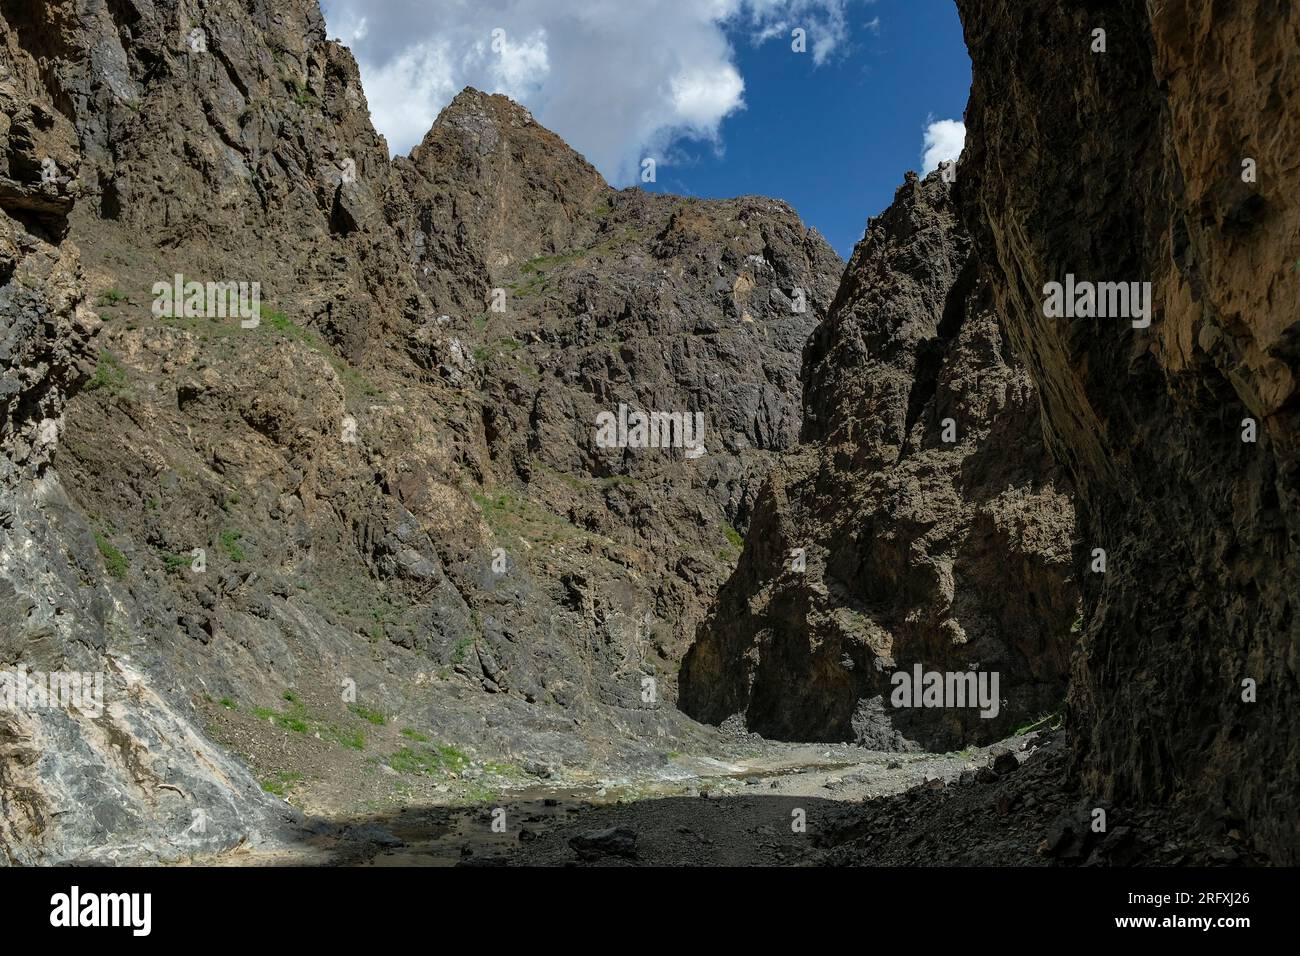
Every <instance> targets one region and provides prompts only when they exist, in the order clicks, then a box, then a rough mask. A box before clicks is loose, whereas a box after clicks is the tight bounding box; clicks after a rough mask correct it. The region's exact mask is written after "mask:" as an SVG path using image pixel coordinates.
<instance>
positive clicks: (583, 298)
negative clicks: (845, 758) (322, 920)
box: [0, 0, 843, 862]
mask: <svg viewBox="0 0 1300 956" xmlns="http://www.w3.org/2000/svg"><path fill="white" fill-rule="evenodd" d="M0 18H2V19H3V23H2V24H0V26H2V27H3V30H2V31H0V37H2V38H3V39H2V43H3V47H0V68H2V69H3V72H2V73H0V108H2V115H3V120H4V126H3V127H2V128H0V144H2V145H3V151H2V154H0V163H2V165H0V209H3V211H4V217H3V220H0V270H2V271H0V279H2V280H3V281H4V287H3V292H0V315H3V316H4V321H5V338H4V348H5V351H4V354H3V355H2V356H0V361H3V363H4V369H5V378H4V385H3V392H2V393H0V401H2V402H3V403H4V412H5V415H4V422H3V432H2V433H0V443H2V444H3V451H4V464H3V466H2V467H3V468H4V481H5V491H4V523H3V524H2V525H0V535H3V536H4V542H3V550H2V551H0V575H2V577H3V592H2V594H3V601H4V603H5V605H6V612H5V614H4V623H3V624H2V625H0V664H3V665H4V666H17V665H18V664H19V663H26V664H28V665H29V666H30V667H32V668H33V669H35V668H36V666H37V665H38V664H39V665H44V664H47V663H49V664H54V663H58V662H64V663H67V664H68V665H69V666H70V667H71V666H76V667H79V668H85V667H90V666H91V665H95V666H96V667H97V668H100V669H103V670H104V671H105V672H106V674H107V677H108V681H107V685H106V688H105V694H106V700H107V706H106V708H105V711H106V712H105V716H103V717H101V718H96V719H88V720H82V719H81V717H80V716H79V715H77V714H74V713H70V712H59V713H53V714H31V713H18V714H16V715H12V716H11V715H9V714H5V715H4V716H2V717H0V721H3V723H0V727H3V728H4V736H3V739H2V740H0V744H2V745H3V746H4V747H5V748H6V749H7V750H6V752H7V753H10V752H11V753H12V754H13V756H14V759H13V760H8V759H7V760H6V762H5V764H4V765H3V768H2V769H0V775H2V776H0V799H3V801H4V802H3V806H4V818H3V819H4V821H5V822H4V827H5V829H4V830H3V833H2V838H0V840H2V842H3V845H4V847H5V852H6V853H7V854H8V856H9V858H10V859H14V860H20V861H24V862H28V861H34V860H69V859H86V858H92V857H96V856H97V855H98V856H108V857H111V858H115V859H127V858H151V857H160V858H166V859H174V858H177V857H184V856H187V855H190V854H193V853H199V852H206V851H211V850H222V849H228V848H230V847H232V846H236V845H238V844H240V843H243V844H247V845H255V844H257V843H259V842H263V841H269V840H274V839H278V838H279V836H280V835H281V834H282V830H281V827H282V826H283V825H286V824H290V823H292V818H293V813H292V811H291V810H289V809H287V808H286V807H285V806H284V805H283V804H282V803H279V802H277V801H275V800H274V799H273V798H272V797H270V796H268V795H265V794H263V793H262V791H261V788H259V786H258V781H259V780H260V781H261V782H262V783H263V785H264V786H266V787H268V788H269V789H272V790H276V789H279V790H283V789H284V787H283V785H282V781H283V780H284V779H288V778H287V777H286V776H285V774H286V773H287V772H288V771H287V770H286V768H294V767H299V766H303V767H307V768H308V769H309V770H310V771H311V772H312V773H311V774H310V775H323V777H321V779H320V780H307V781H306V782H305V783H304V784H303V786H304V787H311V786H315V785H317V784H320V785H321V786H323V787H324V788H325V789H326V790H329V791H330V796H331V798H334V799H337V801H339V802H340V803H341V804H342V805H343V806H344V808H345V809H346V810H348V811H353V812H355V811H357V807H356V806H352V805H348V804H347V803H346V800H347V799H348V795H349V793H350V792H351V791H350V789H349V788H360V787H361V786H362V785H363V784H365V782H366V780H367V779H370V778H373V777H375V776H376V774H379V775H380V776H381V778H382V779H385V780H386V777H387V775H388V774H389V770H390V769H391V768H389V767H388V766H387V764H388V763H389V762H390V761H391V760H392V759H393V758H394V754H393V753H392V751H393V750H394V749H396V748H397V746H398V743H397V742H388V741H387V739H386V738H385V737H384V734H385V733H387V732H388V731H386V730H382V729H381V730H377V729H376V727H378V726H380V725H379V724H376V723H375V720H379V719H381V718H382V719H383V720H384V721H385V726H387V725H389V724H391V725H392V727H393V729H392V736H393V737H397V733H398V728H407V729H410V730H411V731H412V732H413V733H415V734H416V735H417V736H416V737H406V738H402V739H401V741H400V745H401V746H403V747H406V748H407V749H411V750H414V751H416V756H415V759H417V760H418V759H427V760H433V759H435V758H434V757H433V756H430V755H431V754H435V753H437V752H436V751H434V750H432V748H433V747H434V746H435V745H438V746H443V747H444V748H446V747H453V746H454V747H456V748H459V751H458V752H463V753H464V754H466V759H467V760H470V759H472V760H476V761H478V762H479V763H482V762H484V761H487V760H488V759H489V758H490V759H491V760H492V761H494V762H495V765H496V766H504V767H516V766H536V767H540V768H543V770H545V768H547V767H551V766H555V767H562V766H564V765H566V764H567V765H570V766H573V767H579V768H583V769H584V770H590V769H591V768H593V767H596V766H597V765H600V764H601V763H602V761H603V762H605V763H608V764H611V765H617V766H626V765H628V763H629V762H636V761H642V762H652V761H662V760H663V759H664V757H663V754H664V752H666V751H667V750H668V749H670V747H672V746H675V747H676V748H677V749H683V747H682V744H681V740H682V739H684V738H686V737H691V736H692V735H698V734H703V733H705V731H704V730H703V729H702V728H699V727H698V726H696V725H695V724H694V723H693V722H691V721H689V720H687V719H685V718H684V717H683V716H682V715H681V714H680V713H679V712H678V711H677V710H676V709H675V708H674V707H673V706H672V705H673V702H674V700H675V697H676V687H675V684H676V675H677V671H678V665H679V661H680V658H681V656H682V655H683V654H684V653H685V650H686V648H687V646H688V645H689V642H690V639H691V637H692V636H693V635H694V633H695V630H696V628H697V627H698V624H699V621H700V620H701V619H702V617H703V615H704V612H705V610H706V608H707V605H708V602H709V601H710V600H711V599H712V595H713V593H714V591H715V590H716V588H717V587H718V586H719V585H720V584H721V582H722V581H723V580H725V579H726V577H727V575H728V574H729V573H730V569H731V567H732V566H733V565H734V562H735V560H736V557H737V555H738V552H739V542H740V539H741V533H742V532H743V530H744V528H745V526H746V525H747V523H748V520H749V515H750V511H751V510H752V507H753V502H754V499H755V498H756V496H757V494H758V489H759V487H760V486H761V483H762V481H763V479H764V477H765V476H766V472H767V470H768V468H769V467H770V463H771V461H772V460H774V459H775V457H776V456H777V455H779V454H780V452H781V451H783V450H784V449H786V448H788V447H790V446H792V445H793V443H794V442H795V441H796V439H797V436H798V434H799V429H800V427H801V421H802V409H801V407H800V402H799V392H800V385H799V372H800V359H799V355H800V350H801V348H802V346H803V343H804V341H805V340H806V339H807V337H808V335H809V334H810V333H811V331H812V329H813V328H814V327H815V326H816V324H817V323H818V322H819V321H820V320H821V319H822V318H823V317H824V316H825V314H826V310H827V309H828V307H829V305H830V300H831V298H832V296H833V295H834V291H835V287H836V283H837V281H838V277H839V273H840V271H841V269H842V268H843V263H842V262H841V261H840V260H839V258H838V257H837V256H836V255H835V254H834V252H833V251H832V250H831V249H830V247H829V246H828V245H827V244H826V243H825V241H824V240H823V239H822V238H821V237H820V236H819V235H817V234H816V233H815V232H814V231H812V230H809V229H807V228H806V227H804V226H803V224H802V223H801V222H800V221H799V219H798V217H797V216H796V215H795V213H794V211H793V210H792V209H791V208H790V207H789V206H787V205H786V204H784V203H782V202H779V201H776V200H770V199H765V198H761V197H742V198H739V199H733V200H727V201H695V200H689V199H681V198H677V197H672V196H667V195H651V194H645V193H642V192H640V191H638V190H624V191H616V190H614V189H612V188H610V187H609V186H608V185H607V184H606V183H605V182H604V181H603V180H602V179H601V177H600V176H599V174H597V173H596V171H595V170H594V169H592V167H591V166H590V165H589V164H587V163H586V162H585V161H584V160H582V158H581V157H580V156H578V155H577V154H576V153H574V152H573V151H572V150H571V149H569V148H568V147H567V146H566V145H565V144H564V143H563V142H561V141H560V139H559V138H558V137H557V136H555V135H554V134H553V133H551V132H549V131H547V130H545V129H543V128H542V127H540V126H539V125H538V124H537V123H536V122H535V121H534V120H533V118H532V117H531V116H530V115H529V114H528V113H527V111H526V110H523V109H522V108H520V107H519V106H517V105H516V104H513V103H511V102H510V101H508V100H506V99H504V98H503V97H499V96H486V95H484V94H481V93H478V92H477V91H473V90H467V91H465V92H464V93H462V94H461V95H460V96H458V97H457V98H456V100H455V101H454V102H453V103H452V104H450V105H449V106H448V107H447V109H446V110H445V111H444V112H443V114H442V115H441V116H440V117H439V118H438V121H437V122H436V123H435V124H434V126H433V128H432V129H431V130H430V132H429V134H428V136H427V137H426V139H425V141H424V142H423V143H422V144H421V146H420V147H419V148H417V149H416V150H414V151H413V153H412V154H411V156H409V157H399V158H397V159H394V160H390V158H389V155H388V149H387V145H386V144H385V142H384V140H383V139H382V137H380V136H379V135H378V134H377V133H376V132H375V130H374V128H373V127H372V125H371V123H370V120H369V117H368V110H367V106H366V101H365V96H364V94H363V92H362V90H361V85H360V80H359V77H358V73H357V69H356V65H355V63H354V62H353V60H352V57H351V55H350V54H349V53H348V52H347V51H346V50H345V49H344V48H343V47H341V46H340V45H338V44H337V43H334V42H332V41H330V40H328V39H327V37H326V35H325V27H324V22H323V19H322V17H321V15H320V11H319V8H318V7H317V4H316V3H315V2H314V0H275V2H270V0H250V2H247V3H239V4H229V3H207V4H201V3H176V2H165V0H120V2H113V3H92V4H86V3H83V2H73V0H41V2H31V3H26V2H25V3H5V4H0ZM46 159H49V160H51V161H52V163H53V166H51V165H49V164H47V163H46ZM51 170H52V171H51ZM78 250H79V255H80V265H78ZM178 275H179V276H180V277H181V279H182V281H197V282H201V283H225V282H246V283H251V282H257V283H259V291H260V299H261V309H260V315H259V317H258V321H257V322H256V323H253V324H251V325H250V324H246V323H245V322H244V321H243V320H244V319H245V318H246V317H245V316H242V315H221V314H217V315H212V314H200V315H189V314H185V313H184V312H180V313H177V312H175V311H172V312H168V311H167V310H166V309H163V308H155V306H157V305H158V303H157V302H156V301H155V292H154V286H155V284H156V283H160V282H161V283H165V284H170V283H171V282H173V281H174V280H175V277H176V276H178ZM494 306H501V307H502V308H503V310H502V311H497V310H495V309H494V308H493V307H494ZM96 314H97V315H98V319H97V318H96ZM101 321H102V329H99V325H100V322H101ZM97 329H99V330H98V332H97V334H96V330H97ZM620 404H626V405H628V406H630V407H632V408H635V409H637V410H640V411H646V412H649V411H663V412H680V413H691V412H701V413H703V415H704V416H705V435H704V446H705V449H706V453H705V454H704V455H703V456H702V457H698V458H688V457H686V455H685V454H684V453H683V450H682V449H680V448H676V449H624V448H613V449H606V448H600V447H598V446H597V444H596V441H595V426H596V416H597V414H598V413H600V412H602V411H614V412H616V411H617V409H618V407H619V405H620ZM648 680H649V681H653V682H654V689H653V693H649V692H647V683H646V682H647V681H648ZM349 687H351V688H354V689H355V700H352V699H351V698H350V697H349V696H348V694H349V690H348V688H349ZM372 718H373V719H372ZM418 739H422V740H423V742H422V743H421V742H419V740H418ZM670 740H672V741H676V743H675V744H670V743H669V742H668V741H670ZM417 744H418V745H417ZM357 753H360V755H361V756H356V754H357ZM232 754H237V755H238V759H236V757H235V756H232ZM421 755H423V756H421ZM408 760H409V758H408ZM348 761H355V762H354V763H349V762H348ZM245 767H248V768H250V769H251V770H252V771H253V773H254V775H250V774H249V772H248V770H247V769H245ZM377 767H380V768H381V769H379V770H377V769H376V768H377ZM295 772H296V771H295ZM310 775H309V776H310ZM367 775H369V776H368V777H367ZM299 776H302V774H301V773H300V774H299ZM325 778H328V779H325ZM360 778H365V779H360ZM277 781H280V782H277ZM322 781H323V782H322ZM402 782H403V784H404V785H411V784H410V783H409V781H408V780H407V779H406V778H403V780H402ZM429 786H430V787H432V786H433V784H432V782H430V783H429ZM448 786H453V787H459V788H461V790H462V791H468V787H469V782H468V778H466V779H465V780H454V781H452V782H451V784H449V785H448ZM448 786H444V787H443V790H447V789H448ZM460 796H462V794H461V793H460V791H457V793H454V794H452V795H451V796H450V797H447V798H446V799H456V798H459V797H460ZM114 808H117V809H114ZM195 809H202V810H204V811H205V813H206V814H207V817H206V819H207V821H208V823H207V828H206V830H205V831H202V832H200V831H199V830H194V829H191V812H192V811H193V810H195Z"/></svg>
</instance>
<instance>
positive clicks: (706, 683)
mask: <svg viewBox="0 0 1300 956" xmlns="http://www.w3.org/2000/svg"><path fill="white" fill-rule="evenodd" d="M951 191H952V187H951V186H949V185H948V184H947V183H946V182H945V181H944V179H943V174H942V173H940V172H938V171H936V172H934V173H931V174H930V175H929V176H928V177H927V178H926V179H924V180H918V179H917V178H916V177H915V175H913V174H909V176H908V179H907V182H906V183H905V184H904V185H903V186H902V187H901V188H900V189H899V190H898V194H897V196H896V197H895V200H894V204H893V205H892V206H891V207H890V208H889V209H888V210H886V211H885V212H884V213H883V214H882V215H881V216H879V217H877V218H875V219H873V220H872V221H871V223H870V225H869V226H868V228H867V232H866V235H865V236H864V237H863V239H862V241H861V242H860V243H859V244H858V247H857V249H856V250H855V251H854V254H853V258H852V260H851V261H850V262H849V265H848V268H847V270H846V272H845V274H844V279H843V281H842V283H841V285H840V289H839V292H838V293H837V295H836V298H835V302H834V304H833V305H832V306H831V310H830V314H829V315H828V317H827V319H826V321H825V322H824V323H822V325H821V326H819V327H818V329H817V331H816V333H815V334H814V336H813V338H812V339H811V341H810V342H809V343H808V347H807V349H806V351H805V354H804V382H805V387H804V399H803V400H804V407H805V418H804V427H803V434H802V437H801V444H800V447H799V449H798V450H796V451H795V452H792V453H791V454H789V455H786V456H784V457H783V459H782V461H781V463H780V464H779V465H778V466H777V467H776V468H774V469H773V471H772V473H771V475H770V477H769V479H768V484H767V485H766V486H765V487H764V491H763V493H762V495H761V496H760V498H759V502H758V505H757V507H756V510H755V516H754V518H753V520H752V521H751V523H750V533H749V536H748V538H747V539H746V542H745V550H744V554H743V555H742V556H741V560H740V564H739V566H738V567H737V569H736V572H735V574H734V575H733V576H732V578H731V579H730V580H729V581H728V582H727V585H726V586H725V587H724V588H723V589H722V591H721V592H720V594H719V597H718V601H717V603H716V605H715V607H714V608H713V610H712V611H711V613H710V616H709V618H708V619H707V620H706V621H705V623H704V625H703V626H702V627H701V628H700V632H699V637H698V639H697V641H696V643H695V645H694V646H693V647H692V649H691V653H690V654H689V655H688V656H687V658H686V660H685V662H684V664H683V670H682V706H683V709H685V710H686V712H687V713H689V714H692V715H693V716H696V717H698V718H700V719H702V720H708V721H713V722H721V721H723V720H726V719H727V718H729V717H730V716H731V715H733V714H739V715H740V716H741V717H742V718H743V720H744V723H745V724H746V726H748V727H749V728H750V729H752V730H755V731H758V732H759V733H761V734H763V735H764V736H769V737H776V738H779V739H783V740H831V741H833V740H854V741H857V742H859V743H861V744H863V745H866V746H870V747H873V748H876V749H883V750H892V749H908V748H918V747H924V748H926V749H929V750H947V749H960V748H961V747H963V746H966V745H968V744H970V743H972V742H978V743H987V742H991V741H994V740H998V739H1001V738H1002V737H1006V736H1009V735H1010V733H1011V732H1012V731H1013V730H1014V729H1015V728H1016V727H1017V726H1022V725H1026V724H1032V723H1034V722H1035V721H1036V720H1038V719H1039V718H1041V717H1043V716H1045V715H1048V714H1051V713H1052V712H1053V711H1056V710H1059V709H1060V706H1061V702H1062V700H1063V698H1064V695H1065V682H1066V677H1067V674H1068V670H1069V654H1070V650H1071V647H1072V644H1073V642H1074V640H1075V636H1076V635H1075V633H1074V631H1075V630H1076V629H1077V624H1076V620H1077V616H1078V614H1077V610H1078V594H1077V588H1076V585H1075V583H1074V579H1073V577H1072V575H1071V571H1070V564H1071V557H1072V555H1071V549H1072V545H1073V532H1074V513H1073V507H1072V504H1071V501H1070V499H1069V496H1068V487H1067V486H1066V485H1065V484H1064V483H1063V482H1062V481H1061V478H1060V475H1059V474H1058V473H1057V469H1056V467H1055V466H1054V464H1053V463H1052V462H1051V460H1050V458H1049V457H1048V455H1047V454H1046V450H1045V448H1044V446H1043V443H1042V427H1041V424H1040V422H1039V416H1038V399H1037V396H1036V394H1035V390H1034V387H1033V384H1032V382H1031V380H1030V378H1029V375H1028V373H1027V372H1026V371H1025V369H1024V368H1023V367H1022V366H1021V365H1020V364H1019V362H1018V361H1017V360H1016V359H1015V358H1014V356H1013V355H1012V353H1011V351H1010V349H1009V347H1008V343H1007V342H1006V340H1005V339H1004V337H1003V335H1002V333H1001V330H1000V327H999V322H998V316H997V314H996V312H995V310H994V307H993V304H992V294H991V290H990V288H989V286H988V284H987V282H985V281H983V280H982V279H980V277H979V270H978V263H977V261H976V260H975V259H974V258H973V257H972V256H971V254H970V240H969V239H968V237H967V235H966V232H965V230H964V229H963V228H962V226H961V225H960V224H959V222H958V221H957V213H956V208H955V206H954V204H953V202H952V199H951V195H950V193H951ZM1072 625H1074V626H1073V627H1072ZM917 665H920V666H921V669H922V672H931V671H940V672H945V673H946V672H970V671H974V672H976V673H980V672H982V673H985V674H989V673H996V674H997V675H998V683H999V689H998V691H997V692H996V694H993V695H992V696H990V697H989V700H990V701H996V702H997V707H996V708H988V707H986V708H984V709H983V710H981V709H980V708H977V707H974V706H972V707H962V708H954V707H942V708H934V709H928V708H910V707H908V708H898V707H896V706H893V705H892V703H891V695H892V689H893V687H895V686H897V685H896V684H894V683H892V679H893V677H894V675H895V674H898V673H900V672H901V673H904V674H907V675H911V674H913V673H914V668H915V667H916V666H917ZM973 704H974V701H972V705H973ZM994 711H995V712H994Z"/></svg>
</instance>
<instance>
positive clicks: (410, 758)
mask: <svg viewBox="0 0 1300 956" xmlns="http://www.w3.org/2000/svg"><path fill="white" fill-rule="evenodd" d="M468 764H469V757H467V756H466V755H465V754H464V752H463V751H461V750H460V749H458V748H456V747H453V746H452V745H451V744H437V745H435V746H433V747H403V748H402V749H401V750H398V751H397V752H396V753H394V754H393V755H392V756H391V757H389V758H388V766H390V767H392V768H393V769H394V770H396V771H397V772H398V773H415V774H424V775H425V776H434V775H437V774H443V773H460V772H461V771H462V770H464V769H465V767H466V766H467V765H468Z"/></svg>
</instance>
